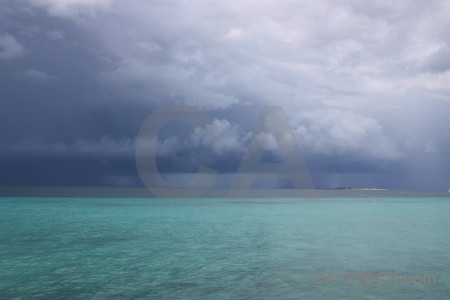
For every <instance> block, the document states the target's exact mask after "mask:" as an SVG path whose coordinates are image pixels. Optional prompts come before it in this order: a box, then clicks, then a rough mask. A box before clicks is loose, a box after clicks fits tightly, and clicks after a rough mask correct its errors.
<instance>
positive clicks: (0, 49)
mask: <svg viewBox="0 0 450 300" xmlns="http://www.w3.org/2000/svg"><path fill="white" fill-rule="evenodd" d="M24 53H25V49H24V47H23V46H22V45H21V44H20V43H19V42H17V40H16V39H15V38H14V37H13V36H12V35H9V34H8V33H5V34H2V35H0V60H10V59H14V58H17V57H19V56H21V55H23V54H24Z"/></svg>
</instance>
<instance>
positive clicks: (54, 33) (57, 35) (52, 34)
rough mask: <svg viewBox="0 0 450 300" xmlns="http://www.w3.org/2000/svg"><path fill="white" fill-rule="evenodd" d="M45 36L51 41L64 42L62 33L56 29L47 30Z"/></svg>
mask: <svg viewBox="0 0 450 300" xmlns="http://www.w3.org/2000/svg"><path fill="white" fill-rule="evenodd" d="M47 36H48V37H49V38H51V39H52V40H64V32H63V31H61V30H57V29H52V30H48V31H47Z"/></svg>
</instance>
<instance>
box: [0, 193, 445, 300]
mask: <svg viewBox="0 0 450 300" xmlns="http://www.w3.org/2000/svg"><path fill="white" fill-rule="evenodd" d="M17 190H20V191H22V193H17ZM55 190H56V192H54V191H55ZM52 191H53V192H52ZM127 195H128V196H127ZM449 196H450V193H449V192H448V191H436V192H434V191H425V192H423V191H422V192H419V191H378V190H377V191H366V190H320V191H308V192H307V193H300V195H298V194H296V193H293V192H292V191H278V190H275V191H258V192H257V193H256V195H250V197H246V198H228V197H226V195H225V194H224V193H217V195H216V196H214V195H213V196H211V195H209V196H207V197H202V198H181V197H180V198H164V199H163V198H157V197H154V196H153V197H150V196H148V195H147V196H146V194H145V193H143V192H136V190H133V191H131V190H127V189H108V190H104V191H102V190H96V191H94V192H92V191H91V192H89V189H85V190H77V189H72V190H70V189H69V191H68V190H67V189H64V188H59V189H58V188H55V189H51V188H50V189H47V190H42V189H34V190H33V189H29V190H27V191H25V192H24V191H23V189H16V190H14V189H10V190H8V189H6V190H5V189H3V191H2V192H1V193H0V299H16V300H18V299H46V300H47V299H193V300H194V299H195V300H200V299H450V197H449Z"/></svg>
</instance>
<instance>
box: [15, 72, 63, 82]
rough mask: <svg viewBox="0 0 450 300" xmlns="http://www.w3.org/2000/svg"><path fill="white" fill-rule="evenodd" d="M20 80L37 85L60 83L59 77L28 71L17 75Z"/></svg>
mask: <svg viewBox="0 0 450 300" xmlns="http://www.w3.org/2000/svg"><path fill="white" fill-rule="evenodd" d="M17 77H18V78H19V79H23V80H26V81H28V82H32V83H37V84H50V83H54V82H57V81H58V79H59V78H58V77H57V76H54V75H50V74H48V73H46V72H42V71H38V70H33V69H30V70H26V71H23V72H19V73H18V74H17Z"/></svg>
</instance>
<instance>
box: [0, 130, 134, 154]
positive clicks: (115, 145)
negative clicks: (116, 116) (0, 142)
mask: <svg viewBox="0 0 450 300" xmlns="http://www.w3.org/2000/svg"><path fill="white" fill-rule="evenodd" d="M0 150H1V151H2V152H3V153H5V152H6V153H8V152H13V153H25V154H39V155H56V156H78V155H95V156H105V157H108V156H128V157H133V155H134V140H132V139H128V138H122V139H114V138H112V137H110V136H106V135H103V136H101V137H100V138H98V139H84V138H77V139H76V140H75V142H73V143H66V142H53V143H39V142H36V141H33V140H24V141H21V142H20V143H16V144H14V145H6V146H3V147H1V148H0Z"/></svg>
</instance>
